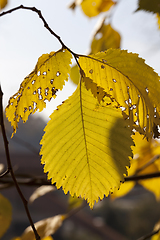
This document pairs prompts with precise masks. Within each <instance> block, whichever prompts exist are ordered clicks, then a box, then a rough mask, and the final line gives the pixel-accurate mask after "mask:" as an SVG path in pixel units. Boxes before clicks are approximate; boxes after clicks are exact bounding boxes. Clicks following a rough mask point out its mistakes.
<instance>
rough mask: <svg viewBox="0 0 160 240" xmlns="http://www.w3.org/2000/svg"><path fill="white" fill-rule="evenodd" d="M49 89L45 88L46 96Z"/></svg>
mask: <svg viewBox="0 0 160 240" xmlns="http://www.w3.org/2000/svg"><path fill="white" fill-rule="evenodd" d="M48 91H49V88H45V95H46V96H47V95H48Z"/></svg>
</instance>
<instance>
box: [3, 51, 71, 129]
mask: <svg viewBox="0 0 160 240" xmlns="http://www.w3.org/2000/svg"><path fill="white" fill-rule="evenodd" d="M71 58H72V55H71V53H70V52H68V51H67V50H65V49H62V50H60V51H58V52H51V53H50V54H43V55H42V56H41V57H40V58H39V59H38V62H37V65H36V67H35V69H34V70H33V71H32V72H31V73H30V74H29V75H28V76H27V77H26V78H25V79H24V81H23V82H22V84H21V86H20V89H19V91H18V92H17V93H16V94H14V95H13V96H12V97H11V98H10V100H9V104H8V106H7V107H6V116H7V118H8V120H9V121H10V122H11V125H12V126H13V130H14V133H15V132H16V129H17V127H18V122H19V120H20V118H22V120H23V122H25V121H27V119H28V116H29V115H30V114H33V113H35V112H36V111H37V110H38V109H39V111H42V110H43V108H45V106H46V100H48V101H50V100H51V98H52V97H54V98H55V97H56V92H57V91H58V90H62V88H63V86H64V84H65V80H66V81H67V80H68V74H69V72H70V64H71Z"/></svg>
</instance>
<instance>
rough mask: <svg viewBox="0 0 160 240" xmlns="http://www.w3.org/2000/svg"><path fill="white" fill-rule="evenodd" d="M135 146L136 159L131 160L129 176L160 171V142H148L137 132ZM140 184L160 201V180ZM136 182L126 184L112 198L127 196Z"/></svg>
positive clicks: (141, 181)
mask: <svg viewBox="0 0 160 240" xmlns="http://www.w3.org/2000/svg"><path fill="white" fill-rule="evenodd" d="M132 138H133V140H134V143H135V146H132V150H133V154H134V159H132V160H131V167H130V169H129V171H128V175H129V176H133V175H135V176H140V175H144V174H151V173H157V172H159V171H160V142H159V141H157V140H155V139H149V140H148V141H147V140H146V139H145V138H144V136H143V135H140V134H139V133H138V132H136V133H135V134H134V135H133V136H132ZM137 183H138V184H140V185H142V186H143V187H144V188H146V189H147V190H149V191H151V192H152V193H153V194H154V195H155V197H156V198H157V200H159V199H160V178H150V179H145V180H138V181H137ZM135 184H136V182H135V181H129V182H128V181H127V182H124V183H123V184H122V185H121V186H120V190H118V191H115V192H114V194H113V196H112V195H111V197H112V198H116V197H122V196H123V195H125V194H127V193H128V192H129V191H130V190H131V189H132V188H133V187H134V186H135Z"/></svg>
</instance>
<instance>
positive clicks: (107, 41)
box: [91, 23, 121, 53]
mask: <svg viewBox="0 0 160 240" xmlns="http://www.w3.org/2000/svg"><path fill="white" fill-rule="evenodd" d="M120 41H121V37H120V35H119V33H118V32H116V31H115V30H114V29H113V28H112V27H111V25H110V24H108V25H105V24H104V23H103V24H102V25H101V26H100V28H99V29H98V31H97V32H96V34H95V35H94V38H93V40H92V44H91V53H97V52H101V51H104V50H107V49H109V48H119V47H120Z"/></svg>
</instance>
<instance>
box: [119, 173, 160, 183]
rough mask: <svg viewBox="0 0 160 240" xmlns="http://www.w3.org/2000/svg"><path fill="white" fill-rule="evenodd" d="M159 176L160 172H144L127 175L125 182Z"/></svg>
mask: <svg viewBox="0 0 160 240" xmlns="http://www.w3.org/2000/svg"><path fill="white" fill-rule="evenodd" d="M157 177H160V172H155V173H149V174H142V175H133V176H129V177H125V178H124V180H125V182H129V181H138V180H145V179H150V178H157Z"/></svg>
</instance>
